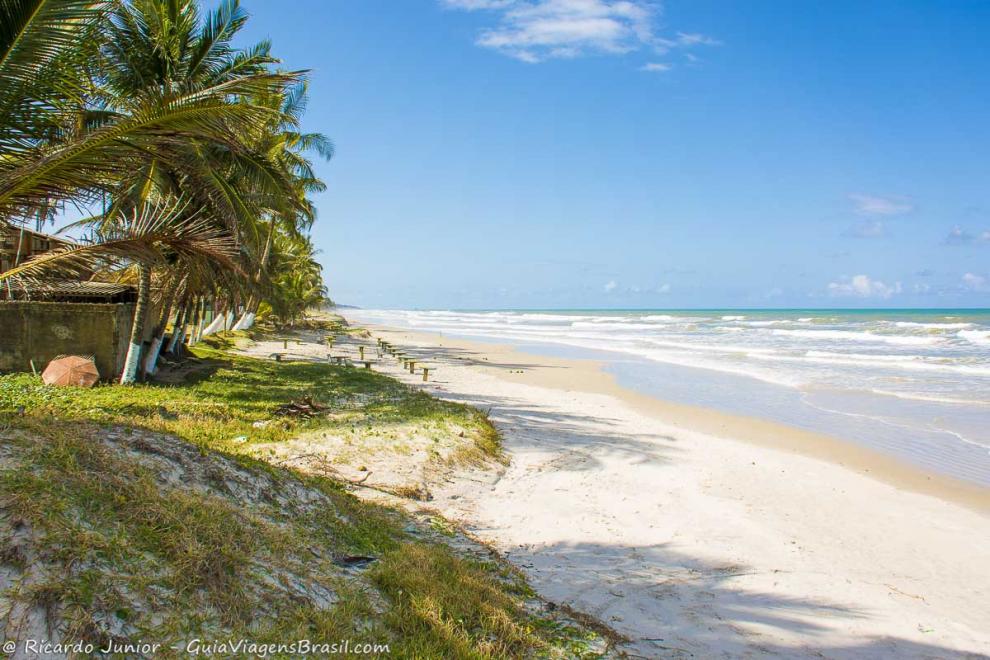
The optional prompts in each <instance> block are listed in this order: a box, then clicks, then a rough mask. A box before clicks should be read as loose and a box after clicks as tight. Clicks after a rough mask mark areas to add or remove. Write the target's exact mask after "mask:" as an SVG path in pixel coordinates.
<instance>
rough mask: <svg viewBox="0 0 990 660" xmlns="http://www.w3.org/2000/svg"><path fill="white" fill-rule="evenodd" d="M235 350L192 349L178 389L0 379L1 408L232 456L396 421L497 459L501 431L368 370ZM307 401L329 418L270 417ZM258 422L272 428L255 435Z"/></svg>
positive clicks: (466, 410) (216, 344)
mask: <svg viewBox="0 0 990 660" xmlns="http://www.w3.org/2000/svg"><path fill="white" fill-rule="evenodd" d="M231 345H232V338H230V337H228V338H226V339H210V340H208V341H205V342H204V343H203V344H201V345H200V346H198V347H196V348H195V349H193V353H194V355H195V356H196V358H198V362H196V363H194V366H193V367H192V368H191V370H189V371H188V373H187V375H186V376H185V379H184V380H185V382H183V383H181V384H174V385H168V384H136V385H133V386H129V387H111V386H98V387H95V388H92V389H83V388H73V387H67V388H53V387H48V386H46V385H44V384H43V383H42V382H41V381H40V380H39V379H38V378H36V377H34V376H32V375H30V374H10V375H7V376H0V410H4V409H6V410H16V409H18V408H23V409H24V411H25V412H28V413H31V414H33V415H39V416H54V417H58V418H59V419H62V420H88V421H93V422H97V423H100V424H126V425H130V426H139V427H141V428H145V429H148V430H152V431H161V432H166V433H171V434H174V435H177V436H178V437H180V438H182V439H184V440H187V441H188V442H191V443H193V444H195V445H197V446H199V447H202V448H204V449H214V450H223V451H229V452H234V453H246V452H247V450H249V449H250V447H251V446H252V445H253V444H260V443H271V442H279V441H282V440H286V439H288V438H290V437H293V436H295V435H297V434H299V433H302V432H306V431H315V430H320V429H326V430H340V429H346V430H347V431H351V430H355V431H356V432H357V431H364V430H368V429H373V428H379V429H380V428H384V427H387V426H388V425H389V424H392V423H397V422H402V423H418V424H432V425H437V426H440V427H449V426H456V427H459V428H462V429H469V430H470V432H471V436H472V437H471V438H468V442H470V443H471V444H473V445H474V446H475V447H476V448H477V452H478V453H479V454H483V455H485V456H487V457H490V458H496V457H498V453H499V445H498V434H497V432H495V430H494V428H493V427H492V426H491V424H490V423H489V422H488V420H487V419H486V418H485V417H484V415H483V414H482V413H480V412H479V411H478V410H476V409H475V408H472V407H470V406H466V405H463V404H458V403H453V402H449V401H441V400H439V399H435V398H433V397H431V396H429V395H428V394H425V393H424V392H420V391H418V390H415V389H412V388H410V387H407V386H405V385H403V384H401V383H399V382H398V381H396V380H393V379H391V378H388V377H387V376H383V375H382V374H378V373H375V372H372V371H369V370H365V369H354V368H351V367H338V366H331V365H325V364H318V363H313V362H274V361H270V360H258V359H254V358H248V357H239V356H235V355H232V354H231V353H229V352H225V351H224V350H222V349H221V348H220V347H222V346H228V347H229V346H231ZM187 368H188V367H187ZM304 397H312V398H313V400H314V401H316V402H318V403H320V404H323V405H326V406H328V407H329V412H330V413H331V414H330V415H328V416H323V417H318V418H314V419H309V420H298V419H296V418H292V417H284V418H279V417H275V416H274V415H273V412H274V411H275V410H276V408H278V406H280V405H282V404H285V403H288V402H290V401H294V400H299V399H302V398H304ZM256 422H261V423H266V422H268V423H266V424H265V425H264V426H263V427H261V428H258V427H256V426H255V425H254V424H255V423H256ZM465 444H468V443H465Z"/></svg>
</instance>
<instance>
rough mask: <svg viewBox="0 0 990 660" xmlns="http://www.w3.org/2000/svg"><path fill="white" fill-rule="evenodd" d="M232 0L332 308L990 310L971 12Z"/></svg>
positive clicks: (766, 5)
mask: <svg viewBox="0 0 990 660" xmlns="http://www.w3.org/2000/svg"><path fill="white" fill-rule="evenodd" d="M243 4H244V6H245V8H246V9H247V10H248V12H249V13H250V14H251V15H252V19H251V20H250V21H249V22H248V25H247V27H246V28H245V30H244V31H243V35H242V38H241V43H242V44H244V45H246V44H248V43H250V42H253V41H257V40H259V39H262V38H270V39H271V40H272V41H273V49H274V52H275V53H276V54H277V55H278V56H280V57H281V58H282V60H283V61H284V64H285V66H286V67H287V68H306V69H310V70H311V73H310V80H311V83H310V96H311V98H310V103H309V106H308V110H307V114H306V116H305V119H304V129H305V130H309V131H319V132H322V133H324V134H326V135H327V136H329V137H330V138H331V139H332V140H333V141H334V143H335V145H336V154H335V156H334V158H333V159H332V160H331V161H330V162H321V163H319V164H318V166H317V170H318V172H319V174H320V175H321V176H322V177H323V179H324V180H325V181H326V183H327V185H328V189H327V191H326V192H325V193H322V194H320V195H319V196H317V198H316V203H317V207H318V209H319V220H318V221H317V224H316V226H315V227H314V240H315V243H316V244H317V246H318V247H319V248H320V250H321V251H322V253H321V260H322V263H323V264H324V267H325V275H326V279H327V282H328V285H329V288H330V293H331V296H332V297H333V299H334V300H336V301H337V302H339V303H343V304H351V305H359V306H362V307H368V308H384V307H393V308H433V309H469V308H484V309H496V308H499V309H501V308H507V309H516V308H542V309H549V308H569V309H573V308H626V309H628V308H692V307H694V308H722V307H986V306H988V304H990V185H988V184H990V124H988V117H987V110H988V108H990V84H988V83H990V66H988V65H990V39H987V34H988V32H990V30H988V28H990V3H987V2H977V1H973V2H964V1H959V2H909V1H907V0H898V1H896V2H885V1H882V0H877V1H873V2H868V3H864V2H852V1H849V2H846V1H843V0H829V1H827V2H826V1H821V2H814V1H807V2H779V1H777V0H772V1H771V0H766V1H762V0H754V1H750V2H745V3H743V2H733V3H727V2H724V1H723V0H690V1H688V0H678V1H674V0H668V1H666V2H647V1H646V0H361V1H353V0H348V1H344V0H293V2H275V1H272V0H243Z"/></svg>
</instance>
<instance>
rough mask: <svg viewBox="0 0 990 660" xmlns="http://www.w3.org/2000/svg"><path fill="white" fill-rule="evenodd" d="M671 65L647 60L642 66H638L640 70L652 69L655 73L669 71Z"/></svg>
mask: <svg viewBox="0 0 990 660" xmlns="http://www.w3.org/2000/svg"><path fill="white" fill-rule="evenodd" d="M672 68H673V67H672V66H671V65H670V64H666V63H665V62H647V63H646V64H644V65H643V66H641V67H639V70H640V71H652V72H655V73H662V72H664V71H670V70H671V69H672Z"/></svg>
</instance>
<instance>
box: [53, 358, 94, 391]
mask: <svg viewBox="0 0 990 660" xmlns="http://www.w3.org/2000/svg"><path fill="white" fill-rule="evenodd" d="M41 380H42V381H44V383H45V385H57V386H60V387H64V386H75V387H92V386H93V385H96V383H97V382H99V380H100V372H99V371H98V370H97V368H96V364H95V363H94V362H93V358H88V357H82V356H81V355H65V356H61V357H57V358H55V359H54V360H52V361H51V362H49V363H48V366H47V367H45V370H44V371H43V372H42V374H41Z"/></svg>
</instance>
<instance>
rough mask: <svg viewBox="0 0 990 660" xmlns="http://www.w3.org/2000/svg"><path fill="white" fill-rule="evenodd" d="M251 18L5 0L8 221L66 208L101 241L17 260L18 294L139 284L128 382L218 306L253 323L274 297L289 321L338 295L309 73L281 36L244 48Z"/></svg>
mask: <svg viewBox="0 0 990 660" xmlns="http://www.w3.org/2000/svg"><path fill="white" fill-rule="evenodd" d="M247 20H248V15H247V13H246V12H245V11H244V10H243V9H242V8H241V7H240V4H239V2H238V0H221V1H220V2H219V3H216V5H215V7H213V9H212V10H211V11H204V10H203V9H202V8H201V7H200V3H199V2H198V1H197V0H117V1H114V0H111V1H109V2H108V1H106V0H4V1H3V2H0V25H2V27H3V29H0V227H3V228H7V229H8V231H9V230H14V231H16V230H17V229H18V228H23V227H25V226H27V225H30V224H33V225H34V228H35V229H37V230H39V231H40V230H41V229H43V228H44V226H45V224H47V223H48V222H49V221H51V222H53V223H54V222H55V219H56V217H57V215H58V212H57V209H59V208H65V206H66V205H67V204H68V205H71V206H75V207H76V208H79V209H82V210H83V215H84V217H83V219H81V220H80V221H79V222H78V223H76V224H77V229H81V230H83V231H84V233H85V234H86V235H87V236H88V237H89V238H90V239H91V240H89V241H87V242H86V243H85V244H81V245H73V246H68V247H63V248H59V249H56V250H53V251H51V252H48V253H44V254H40V255H36V256H34V257H32V258H30V259H27V260H24V259H22V256H21V254H20V253H19V252H18V254H17V255H16V258H15V264H14V267H13V268H11V269H9V270H7V271H6V272H0V282H4V283H5V287H4V295H6V296H16V295H18V293H17V292H18V290H19V288H18V286H17V285H18V284H19V283H23V282H29V281H30V280H32V279H35V278H50V277H52V276H64V277H70V278H77V277H80V276H83V277H84V278H90V277H92V278H94V279H98V280H112V281H125V282H131V283H134V284H136V286H137V289H138V296H137V306H136V310H135V314H134V317H133V324H132V328H131V335H130V338H131V341H130V343H129V346H130V348H129V352H128V359H127V361H126V366H125V368H124V370H123V373H122V374H121V375H120V378H121V382H125V383H130V382H134V381H135V380H138V379H139V376H140V374H141V373H143V370H145V369H146V370H150V371H153V370H154V362H155V360H156V359H157V356H158V349H159V347H160V345H161V343H162V340H163V338H164V336H165V332H166V329H167V327H169V326H170V325H171V326H174V327H175V328H177V329H181V328H185V327H187V326H191V327H192V328H197V327H201V326H202V323H203V320H204V318H205V312H206V311H207V310H208V309H211V310H212V311H213V312H215V313H220V312H223V313H227V312H234V311H241V312H243V317H242V319H243V320H244V323H245V324H247V323H248V322H249V321H251V319H253V317H254V314H255V313H256V312H259V311H263V310H262V303H265V308H264V310H265V311H268V312H271V313H273V314H274V316H275V317H276V318H277V319H278V320H279V321H280V322H281V323H292V322H294V321H295V320H296V319H298V318H299V317H300V316H301V315H302V314H303V313H304V312H305V310H306V309H307V308H308V307H310V306H314V305H318V304H321V303H322V302H324V301H325V300H326V296H327V290H326V287H325V285H324V282H323V277H322V273H321V266H320V264H319V263H318V262H317V261H316V258H315V256H316V252H317V251H316V250H315V248H314V247H313V244H312V242H311V241H310V239H309V235H308V234H309V230H310V229H311V227H312V225H313V223H314V222H315V220H316V209H315V207H314V206H313V204H312V201H311V200H310V196H311V195H312V194H313V193H317V192H320V191H322V190H324V189H325V185H324V183H323V182H322V181H321V180H320V179H319V178H318V177H317V175H316V173H315V171H314V169H313V164H312V161H311V159H312V158H316V157H319V158H323V159H328V158H330V157H331V156H332V154H333V145H332V144H331V142H330V141H329V140H328V139H327V138H326V137H325V136H323V135H321V134H319V133H306V132H302V131H301V127H300V123H301V118H302V115H303V113H304V110H305V107H306V98H307V78H306V72H305V71H286V70H284V69H281V68H279V64H280V62H279V60H278V58H276V57H275V56H274V55H273V54H272V48H271V44H270V43H269V42H267V41H262V42H259V43H256V44H251V45H248V46H246V47H244V48H237V47H235V46H234V41H235V40H237V38H238V36H239V33H240V32H241V30H242V29H243V27H244V26H245V24H246V22H247ZM145 340H150V341H151V344H152V346H153V348H152V349H151V351H150V354H149V355H148V356H145V355H141V352H142V350H143V349H142V342H143V341H145ZM168 348H172V347H168ZM145 358H147V361H145ZM142 365H143V367H142Z"/></svg>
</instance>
